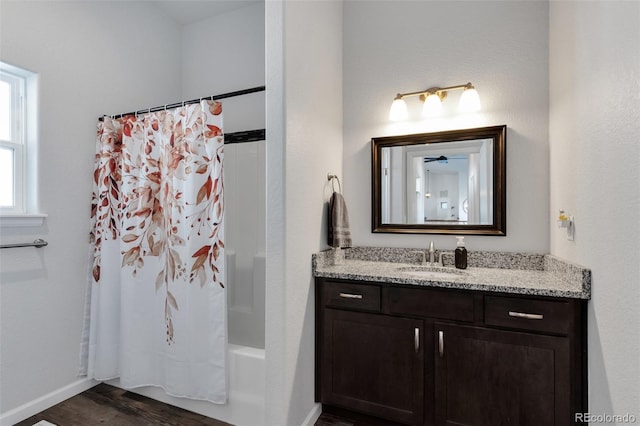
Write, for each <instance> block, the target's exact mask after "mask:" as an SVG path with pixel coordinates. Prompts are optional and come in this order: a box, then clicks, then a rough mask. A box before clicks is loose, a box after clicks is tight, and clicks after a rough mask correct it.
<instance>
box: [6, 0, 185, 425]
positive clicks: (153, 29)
mask: <svg viewBox="0 0 640 426" xmlns="http://www.w3.org/2000/svg"><path fill="white" fill-rule="evenodd" d="M0 19H1V21H0V28H1V33H0V39H1V41H0V52H1V58H2V60H3V61H5V62H9V63H12V64H14V65H17V66H21V67H24V68H27V69H29V70H32V71H35V72H37V73H39V76H40V81H39V83H40V94H39V97H40V103H39V111H40V120H39V131H40V138H39V152H40V164H39V167H38V171H39V179H40V207H41V211H42V212H44V213H48V215H49V217H48V218H47V219H46V222H45V225H44V226H43V227H41V228H16V229H4V228H3V229H2V230H0V232H1V234H0V235H1V237H2V241H3V242H12V241H23V240H26V241H31V240H33V239H35V238H36V237H42V238H44V239H46V240H47V241H49V246H48V247H46V248H43V249H39V250H37V251H36V249H33V248H30V249H12V250H2V253H0V256H1V257H0V262H1V264H0V281H1V284H0V296H1V299H2V300H1V303H2V309H1V311H2V313H1V319H0V336H1V340H0V346H1V347H2V348H1V356H0V374H1V377H0V383H1V385H0V406H1V407H0V411H1V412H2V413H6V412H7V411H9V410H11V409H14V408H16V407H18V406H20V405H22V404H26V403H28V402H31V401H32V400H35V399H36V398H39V397H41V396H43V395H45V394H48V393H49V392H53V391H57V390H59V389H60V388H63V387H65V386H67V385H70V384H71V383H73V382H75V381H76V380H77V379H78V377H77V371H78V353H79V345H80V332H81V327H82V309H83V303H84V292H85V286H86V285H87V279H86V276H87V274H86V271H87V254H88V251H87V250H88V244H87V243H88V233H89V207H90V200H91V190H92V180H91V179H92V173H93V156H94V153H95V132H96V131H95V129H96V119H97V117H98V115H100V114H105V113H111V114H114V113H120V112H126V111H131V110H132V109H136V108H144V107H148V106H155V105H158V104H161V103H164V102H166V100H167V99H179V98H180V83H179V82H180V63H179V60H178V59H179V49H180V35H179V32H178V28H177V27H176V26H174V24H173V23H172V22H171V21H169V20H168V19H167V18H165V17H163V16H162V15H161V14H160V13H159V12H158V13H154V11H153V10H150V9H149V8H148V6H147V5H143V4H140V3H137V4H131V5H128V6H127V7H126V8H124V7H122V5H120V4H116V3H111V2H63V1H56V2H48V1H45V2H38V1H33V2H6V1H3V2H2V14H1V18H0Z"/></svg>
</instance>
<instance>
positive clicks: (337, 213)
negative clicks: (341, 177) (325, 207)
mask: <svg viewBox="0 0 640 426" xmlns="http://www.w3.org/2000/svg"><path fill="white" fill-rule="evenodd" d="M329 245H330V246H331V247H342V248H344V247H351V231H350V230H349V213H348V212H347V204H346V203H345V201H344V197H343V196H342V194H340V193H339V192H334V193H333V194H332V195H331V198H330V199H329Z"/></svg>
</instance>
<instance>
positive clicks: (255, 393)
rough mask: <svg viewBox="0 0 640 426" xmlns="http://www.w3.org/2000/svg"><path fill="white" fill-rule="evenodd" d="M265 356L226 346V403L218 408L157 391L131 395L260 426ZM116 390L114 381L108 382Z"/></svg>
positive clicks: (240, 424) (140, 390) (246, 425)
mask: <svg viewBox="0 0 640 426" xmlns="http://www.w3.org/2000/svg"><path fill="white" fill-rule="evenodd" d="M265 379H266V370H265V356H264V349H256V348H251V347H247V346H238V345H232V344H229V400H228V402H227V404H224V405H218V404H212V403H210V402H206V401H196V400H191V399H185V398H175V397H172V396H168V395H167V394H165V393H164V391H163V390H162V389H160V388H156V387H142V388H136V389H132V390H131V392H135V393H138V394H140V395H144V396H147V397H149V398H153V399H156V400H158V401H162V402H165V403H167V404H171V405H175V406H176V407H180V408H184V409H185V410H189V411H193V412H194V413H198V414H202V415H204V416H207V417H211V418H214V419H217V420H222V421H224V422H227V423H231V424H232V425H236V426H258V425H263V424H264V416H265V405H264V397H265ZM109 383H110V384H113V385H114V386H118V380H113V381H110V382H109Z"/></svg>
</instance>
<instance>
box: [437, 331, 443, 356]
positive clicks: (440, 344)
mask: <svg viewBox="0 0 640 426" xmlns="http://www.w3.org/2000/svg"><path fill="white" fill-rule="evenodd" d="M438 354H439V355H440V357H441V358H442V357H443V356H444V331H442V330H440V331H438Z"/></svg>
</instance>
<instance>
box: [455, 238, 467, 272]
mask: <svg viewBox="0 0 640 426" xmlns="http://www.w3.org/2000/svg"><path fill="white" fill-rule="evenodd" d="M456 238H457V239H458V242H457V243H456V252H455V258H456V268H458V269H467V249H466V248H465V246H464V237H456Z"/></svg>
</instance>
